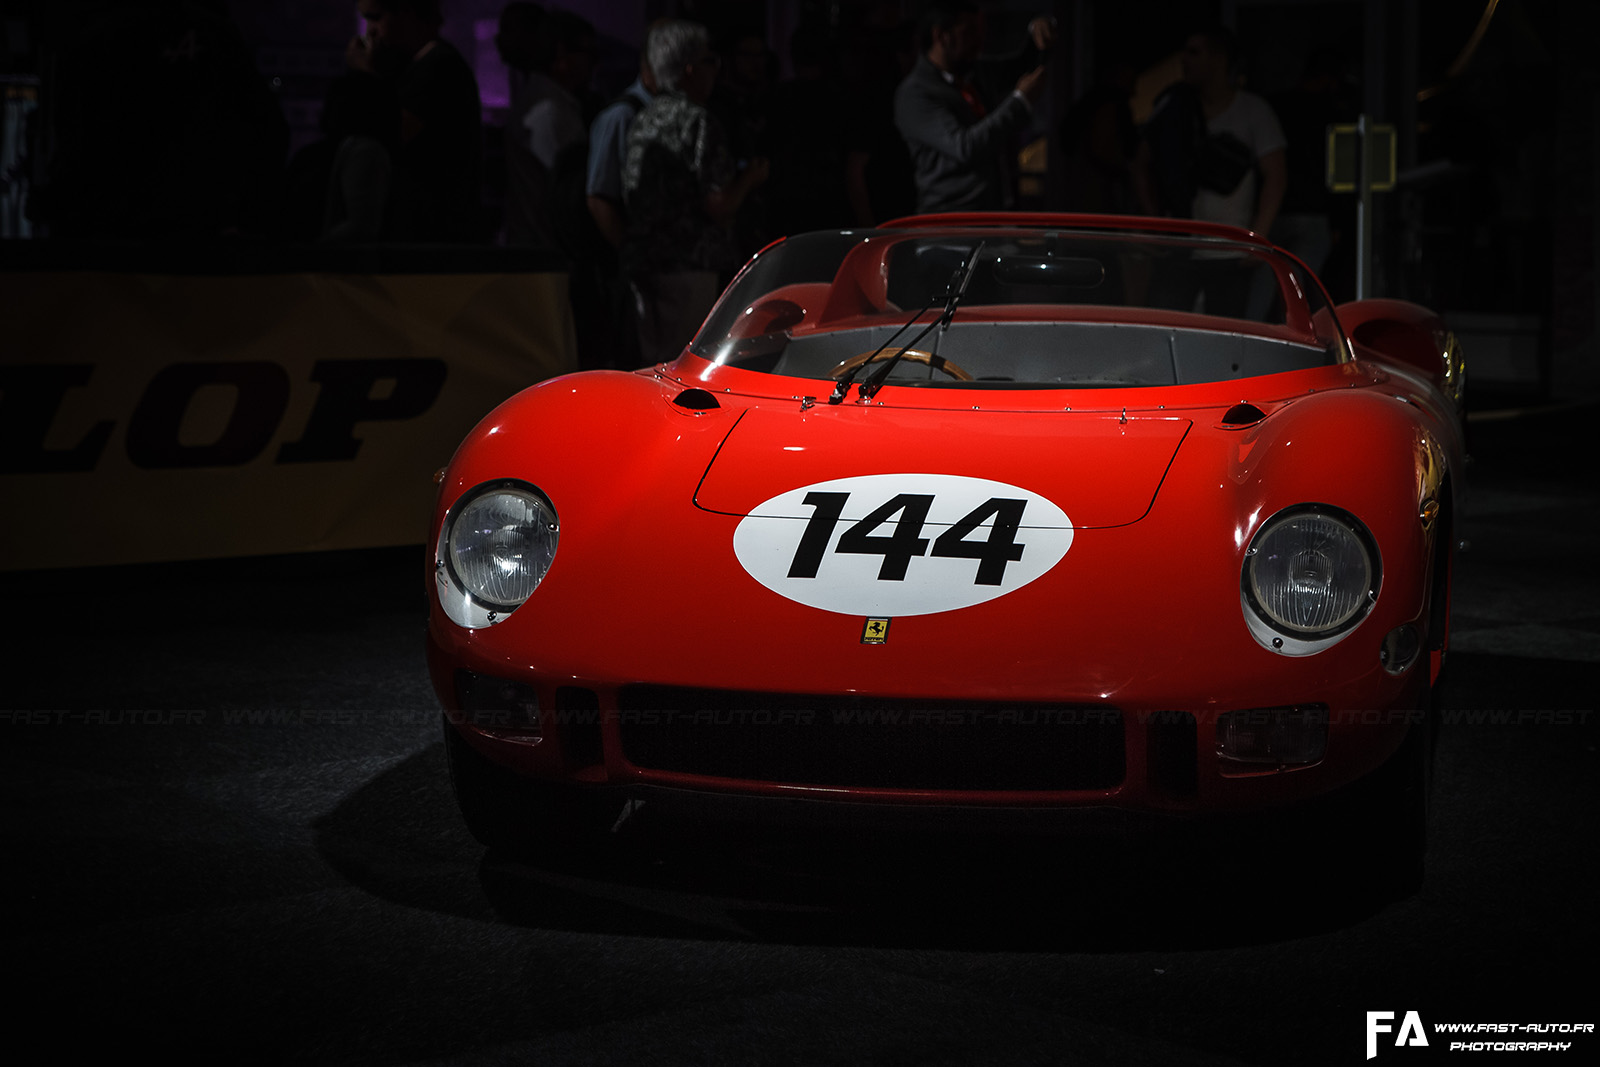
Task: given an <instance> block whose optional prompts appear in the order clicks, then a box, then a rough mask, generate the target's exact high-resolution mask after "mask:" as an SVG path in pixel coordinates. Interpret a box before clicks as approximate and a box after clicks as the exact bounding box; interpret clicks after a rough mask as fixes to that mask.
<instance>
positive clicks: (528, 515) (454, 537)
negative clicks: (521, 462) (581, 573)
mask: <svg viewBox="0 0 1600 1067" xmlns="http://www.w3.org/2000/svg"><path fill="white" fill-rule="evenodd" d="M559 535H560V525H559V523H558V522H557V520H556V509H555V507H554V505H552V504H551V503H550V499H549V498H548V497H546V496H545V495H544V494H543V493H541V492H540V491H539V490H538V489H536V488H534V487H533V486H531V485H529V484H527V483H526V482H519V481H511V480H506V481H497V482H489V483H486V484H484V485H480V486H478V487H477V488H475V489H472V490H470V491H469V492H467V493H465V494H463V495H462V497H461V499H460V500H458V501H456V503H455V505H454V506H453V507H452V508H451V509H450V512H449V514H447V515H446V516H445V520H444V523H443V525H442V526H441V527H440V530H439V542H438V544H437V545H436V546H435V549H434V562H433V570H434V582H435V585H436V586H437V589H438V593H439V603H440V604H441V605H443V607H444V609H445V613H446V614H447V615H449V616H450V618H451V619H452V620H453V621H454V622H456V623H457V624H459V625H461V626H465V627H468V628H471V629H477V628H479V627H484V626H492V625H494V624H495V623H497V622H500V621H501V620H503V619H504V618H505V617H506V616H507V615H509V614H511V612H513V611H515V610H516V609H517V608H518V607H520V606H521V605H522V603H523V602H524V601H526V600H527V599H528V597H530V596H532V595H533V591H534V590H535V589H536V588H538V586H539V583H540V582H541V581H543V580H544V576H545V574H546V572H548V571H549V570H550V564H551V563H552V562H553V561H554V559H555V555H556V541H557V539H558V538H559Z"/></svg>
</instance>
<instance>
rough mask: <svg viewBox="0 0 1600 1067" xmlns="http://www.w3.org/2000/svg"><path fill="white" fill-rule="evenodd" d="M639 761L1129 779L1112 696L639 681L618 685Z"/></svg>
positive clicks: (987, 781)
mask: <svg viewBox="0 0 1600 1067" xmlns="http://www.w3.org/2000/svg"><path fill="white" fill-rule="evenodd" d="M618 712H619V720H620V727H621V736H622V750H623V755H624V756H625V757H626V758H627V759H628V761H629V762H631V763H632V764H634V765H635V766H637V767H642V768H649V769H655V770H664V771H678V772H681V773H686V774H700V775H706V776H709V777H715V778H740V779H747V780H753V781H770V782H785V783H793V784H807V785H829V786H853V787H860V788H885V789H971V790H1080V789H1113V788H1115V787H1117V786H1119V785H1121V784H1122V780H1123V775H1124V766H1125V763H1126V753H1125V750H1124V740H1123V722H1122V714H1121V713H1120V712H1119V711H1117V710H1115V709H1111V708H1103V707H1081V706H1063V705H1039V704H1014V705H1013V704H984V703H973V702H962V701H927V700H874V699H867V698H860V697H849V696H804V695H794V694H786V693H750V692H730V691H725V690H711V689H692V688H678V687H671V686H650V685H635V686H628V687H626V688H624V689H623V690H622V691H621V692H620V693H619V695H618Z"/></svg>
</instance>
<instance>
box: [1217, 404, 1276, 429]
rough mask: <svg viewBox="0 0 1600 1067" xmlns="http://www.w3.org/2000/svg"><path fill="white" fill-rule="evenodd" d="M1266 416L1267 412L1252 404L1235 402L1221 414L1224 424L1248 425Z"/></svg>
mask: <svg viewBox="0 0 1600 1067" xmlns="http://www.w3.org/2000/svg"><path fill="white" fill-rule="evenodd" d="M1266 417H1267V413H1266V412H1265V411H1262V410H1261V409H1260V408H1258V407H1256V406H1255V405H1254V404H1235V405H1233V407H1231V408H1229V409H1228V413H1227V414H1226V415H1224V416H1222V425H1224V426H1250V425H1252V424H1254V423H1257V422H1260V421H1261V420H1262V419H1264V418H1266Z"/></svg>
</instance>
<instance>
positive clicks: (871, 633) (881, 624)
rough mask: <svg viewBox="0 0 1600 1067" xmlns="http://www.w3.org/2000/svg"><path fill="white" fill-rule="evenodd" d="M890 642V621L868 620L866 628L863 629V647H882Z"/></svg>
mask: <svg viewBox="0 0 1600 1067" xmlns="http://www.w3.org/2000/svg"><path fill="white" fill-rule="evenodd" d="M888 640H889V620H888V619H868V620H867V623H866V625H865V626H863V627H861V643H862V644H863V645H881V644H885V643H887V642H888Z"/></svg>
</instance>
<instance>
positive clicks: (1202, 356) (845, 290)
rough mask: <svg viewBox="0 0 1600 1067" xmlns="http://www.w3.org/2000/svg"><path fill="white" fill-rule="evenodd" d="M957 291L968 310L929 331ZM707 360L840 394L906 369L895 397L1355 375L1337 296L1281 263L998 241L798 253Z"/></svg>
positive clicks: (804, 238) (1050, 236)
mask: <svg viewBox="0 0 1600 1067" xmlns="http://www.w3.org/2000/svg"><path fill="white" fill-rule="evenodd" d="M957 285H964V286H965V289H964V291H962V292H961V293H960V299H959V308H958V309H957V310H956V311H955V312H954V313H952V314H949V315H947V316H946V318H945V319H944V320H942V321H938V323H937V325H936V327H935V328H934V329H931V330H924V328H923V327H924V326H926V325H927V324H929V323H933V322H935V320H938V318H939V309H941V308H944V307H945V306H946V304H947V300H948V297H949V295H950V294H951V293H953V292H955V287H956V286H957ZM929 309H932V310H929ZM914 316H916V322H917V326H916V328H914V329H910V330H903V329H902V328H903V327H905V326H906V324H907V322H908V321H911V320H912V319H913V317H914ZM897 331H901V332H900V336H899V337H896V336H895V335H896V333H897ZM919 336H920V338H921V339H920V340H918V341H917V342H916V345H915V348H905V349H904V350H902V347H901V346H905V345H907V344H908V343H909V342H910V341H911V339H912V338H917V337H919ZM891 338H893V339H894V340H893V341H892V343H890V342H891ZM691 351H693V352H694V353H695V354H696V355H700V356H703V357H705V358H706V359H709V360H712V361H713V362H716V363H719V364H723V365H727V366H736V367H741V368H744V369H747V370H755V371H762V372H767V373H772V374H782V375H789V376H793V377H800V378H815V379H823V380H831V381H839V380H842V379H845V378H848V377H850V376H851V375H855V377H857V378H864V377H865V376H866V372H867V371H868V370H881V368H878V367H877V366H876V365H877V364H878V363H879V362H880V361H889V360H892V361H893V365H892V366H891V367H889V368H888V369H889V371H890V372H891V373H890V374H889V376H888V380H889V381H890V382H892V383H893V384H896V385H907V384H911V385H930V386H939V385H956V386H963V387H967V388H973V387H990V388H1006V387H1011V388H1024V387H1026V388H1040V387H1061V388H1085V387H1093V386H1158V385H1179V384H1189V383H1193V382H1206V381H1224V380H1228V379H1233V378H1243V377H1252V376H1255V375H1260V374H1271V373H1276V372H1279V371H1286V370H1296V369H1301V368H1304V367H1311V366H1321V365H1325V364H1330V363H1337V362H1339V361H1340V360H1341V359H1342V358H1344V346H1343V342H1342V340H1341V339H1340V335H1339V332H1338V327H1337V324H1336V323H1335V321H1334V319H1333V316H1332V313H1331V311H1330V310H1329V308H1328V306H1327V301H1326V299H1325V297H1324V295H1323V290H1322V288H1321V286H1320V284H1318V283H1317V282H1316V281H1315V280H1314V279H1311V278H1309V277H1307V276H1306V273H1305V271H1304V269H1303V268H1302V267H1300V266H1299V265H1298V264H1296V263H1295V262H1294V261H1293V260H1291V259H1289V258H1288V257H1285V256H1281V255H1279V254H1277V253H1275V252H1273V251H1271V250H1270V249H1268V248H1265V247H1262V246H1259V245H1254V244H1249V243H1245V242H1242V241H1230V240H1226V239H1221V238H1210V237H1196V236H1188V235H1183V236H1169V235H1166V234H1159V233H1143V232H1108V231H1100V230H1072V229H1059V230H1045V229H1021V228H1019V229H1005V228H994V227H981V228H980V227H974V228H971V229H961V228H949V229H940V230H930V229H906V230H858V231H842V232H826V233H812V234H804V235H801V236H799V237H793V238H790V239H789V240H787V241H784V242H783V243H782V244H780V245H777V246H776V247H774V248H772V249H770V250H769V251H768V252H766V253H764V254H763V255H761V256H760V257H758V258H757V259H756V260H755V261H754V262H753V263H752V264H751V265H750V266H749V268H748V269H747V270H746V271H745V272H744V273H743V274H742V275H741V276H740V277H739V279H738V280H737V281H736V282H735V283H734V285H733V286H732V287H731V288H730V289H729V290H728V292H727V293H726V294H725V295H724V297H723V299H722V300H721V302H720V303H719V304H718V305H717V307H716V309H715V310H714V311H713V312H712V315H711V317H710V318H709V319H708V320H707V322H706V324H705V326H704V328H702V330H701V331H700V334H699V335H698V336H697V337H696V338H695V341H694V343H693V345H692V346H691ZM868 362H870V363H872V364H874V367H871V368H864V367H863V364H864V363H868Z"/></svg>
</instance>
